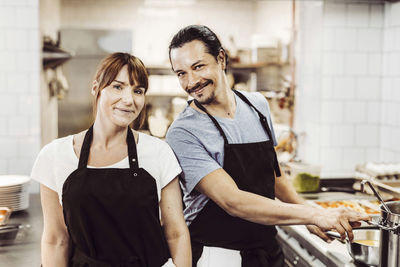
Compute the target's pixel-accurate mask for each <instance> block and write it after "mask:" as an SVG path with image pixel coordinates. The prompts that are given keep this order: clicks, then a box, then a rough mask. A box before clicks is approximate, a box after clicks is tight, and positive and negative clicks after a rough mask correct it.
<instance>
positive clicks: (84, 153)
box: [78, 125, 93, 168]
mask: <svg viewBox="0 0 400 267" xmlns="http://www.w3.org/2000/svg"><path fill="white" fill-rule="evenodd" d="M92 139H93V125H92V126H90V128H89V129H88V130H87V132H86V134H85V139H83V144H82V147H81V153H80V155H79V165H78V168H86V167H87V164H88V159H89V152H90V145H91V143H92Z"/></svg>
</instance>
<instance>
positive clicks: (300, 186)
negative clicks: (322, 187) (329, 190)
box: [292, 172, 320, 193]
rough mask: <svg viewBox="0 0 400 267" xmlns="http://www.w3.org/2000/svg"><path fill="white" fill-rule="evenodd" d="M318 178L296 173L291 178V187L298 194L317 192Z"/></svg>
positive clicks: (304, 173)
mask: <svg viewBox="0 0 400 267" xmlns="http://www.w3.org/2000/svg"><path fill="white" fill-rule="evenodd" d="M319 181H320V178H319V176H317V175H311V174H309V173H306V172H300V173H297V174H296V176H295V177H294V178H293V180H292V182H293V186H294V188H295V189H296V191H297V192H299V193H306V192H317V191H318V190H319Z"/></svg>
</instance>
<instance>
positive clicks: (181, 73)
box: [177, 72, 185, 78]
mask: <svg viewBox="0 0 400 267" xmlns="http://www.w3.org/2000/svg"><path fill="white" fill-rule="evenodd" d="M184 74H185V73H184V72H179V73H178V74H177V75H178V78H180V77H182V76H183V75H184Z"/></svg>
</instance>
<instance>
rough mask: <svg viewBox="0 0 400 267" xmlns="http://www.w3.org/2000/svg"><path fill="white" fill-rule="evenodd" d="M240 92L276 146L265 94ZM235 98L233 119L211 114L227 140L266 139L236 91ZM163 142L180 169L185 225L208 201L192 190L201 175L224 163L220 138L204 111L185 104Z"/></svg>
mask: <svg viewBox="0 0 400 267" xmlns="http://www.w3.org/2000/svg"><path fill="white" fill-rule="evenodd" d="M241 93H243V95H244V96H245V97H246V98H247V99H248V100H249V101H250V102H251V103H252V104H253V105H254V106H255V107H256V108H257V109H258V110H259V111H260V112H261V113H262V114H263V115H264V116H266V117H267V120H268V124H269V126H270V129H271V132H272V137H273V142H274V145H276V139H275V134H274V129H273V127H272V123H271V116H270V111H269V106H268V102H267V100H266V99H265V97H264V96H263V95H261V94H260V93H249V92H242V91H241ZM235 99H236V113H235V116H234V119H228V118H220V117H215V119H216V120H217V121H218V123H219V124H220V125H221V127H222V129H223V131H224V133H225V135H226V137H227V139H228V142H229V143H230V144H236V143H252V142H261V141H266V140H269V138H268V134H267V133H266V132H265V130H264V128H263V127H262V125H261V123H260V120H259V116H258V114H257V113H256V111H254V109H253V108H251V107H250V106H249V105H247V104H246V103H245V102H243V101H242V100H241V99H240V98H239V97H238V96H237V95H236V94H235ZM166 141H167V143H168V144H169V145H170V146H171V148H172V150H173V151H174V152H175V155H176V157H177V158H178V161H179V163H180V165H181V167H182V170H183V172H182V174H181V178H182V179H181V187H182V190H183V201H184V203H185V210H184V216H185V220H186V223H187V224H188V225H189V224H190V223H191V222H192V221H193V219H194V218H195V217H196V215H197V214H198V213H199V212H200V210H201V209H202V208H203V207H204V205H205V204H206V203H207V201H208V200H209V198H208V197H207V196H205V195H203V194H201V193H200V192H198V191H197V190H193V189H194V188H195V186H196V185H197V183H198V182H200V180H201V179H202V178H203V177H205V176H207V175H208V174H209V173H211V172H213V171H215V170H217V169H219V168H222V166H223V165H224V162H223V161H224V140H223V138H222V136H221V135H220V133H219V132H218V130H217V128H216V127H215V125H214V124H213V122H212V121H211V119H210V118H209V117H208V116H207V115H206V114H204V113H200V112H198V111H197V110H195V109H193V108H192V107H190V106H187V107H186V108H185V109H184V110H183V111H182V113H181V114H179V116H178V118H177V119H176V120H175V121H174V122H173V123H172V125H171V127H170V128H169V129H168V132H167V139H166Z"/></svg>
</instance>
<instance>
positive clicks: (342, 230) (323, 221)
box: [314, 208, 371, 241]
mask: <svg viewBox="0 0 400 267" xmlns="http://www.w3.org/2000/svg"><path fill="white" fill-rule="evenodd" d="M368 220H371V217H370V216H368V215H367V214H363V213H359V212H356V211H354V210H351V209H349V208H337V209H321V210H320V211H318V215H317V216H315V218H314V225H316V226H318V227H319V228H320V230H322V231H330V230H335V231H337V232H338V233H339V234H340V235H341V238H342V239H345V238H346V235H347V237H348V238H349V240H350V241H352V240H353V238H354V235H353V231H352V229H353V227H354V226H359V225H360V221H368ZM318 236H320V235H319V234H318ZM322 239H324V238H322ZM324 240H325V239H324Z"/></svg>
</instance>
